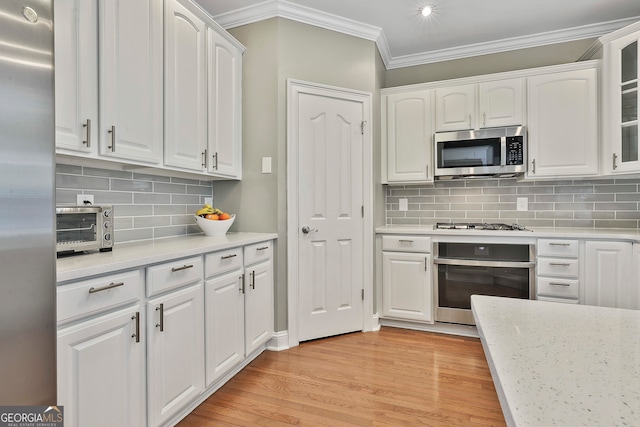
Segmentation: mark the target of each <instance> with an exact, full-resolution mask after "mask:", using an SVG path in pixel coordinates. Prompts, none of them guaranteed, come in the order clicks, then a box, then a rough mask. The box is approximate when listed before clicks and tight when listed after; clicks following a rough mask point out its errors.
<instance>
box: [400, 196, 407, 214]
mask: <svg viewBox="0 0 640 427" xmlns="http://www.w3.org/2000/svg"><path fill="white" fill-rule="evenodd" d="M398 209H399V210H401V211H403V212H404V211H408V210H409V199H400V207H399V208H398Z"/></svg>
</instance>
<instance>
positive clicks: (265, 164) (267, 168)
mask: <svg viewBox="0 0 640 427" xmlns="http://www.w3.org/2000/svg"><path fill="white" fill-rule="evenodd" d="M262 173H271V157H263V158H262Z"/></svg>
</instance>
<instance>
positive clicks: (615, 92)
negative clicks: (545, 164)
mask: <svg viewBox="0 0 640 427" xmlns="http://www.w3.org/2000/svg"><path fill="white" fill-rule="evenodd" d="M600 41H601V42H602V44H603V47H604V75H603V93H604V102H603V107H604V108H603V117H602V119H603V125H604V132H603V135H604V141H606V145H605V150H604V163H603V164H604V168H605V173H609V174H616V173H625V172H638V171H640V160H639V159H638V104H639V103H640V91H638V81H639V77H640V74H639V71H640V55H638V53H639V51H640V22H639V23H636V24H633V25H630V26H628V27H625V28H622V29H620V30H618V31H615V32H613V33H611V34H608V35H606V36H604V37H602V38H600Z"/></svg>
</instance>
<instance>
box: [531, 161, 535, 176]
mask: <svg viewBox="0 0 640 427" xmlns="http://www.w3.org/2000/svg"><path fill="white" fill-rule="evenodd" d="M531 173H532V174H534V175H535V173H536V159H533V160H531Z"/></svg>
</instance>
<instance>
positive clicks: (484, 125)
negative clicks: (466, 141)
mask: <svg viewBox="0 0 640 427" xmlns="http://www.w3.org/2000/svg"><path fill="white" fill-rule="evenodd" d="M486 126H487V113H486V112H484V113H482V127H486Z"/></svg>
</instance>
